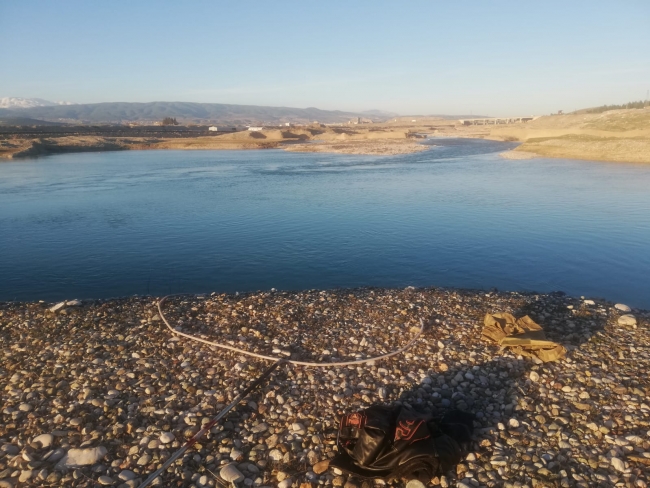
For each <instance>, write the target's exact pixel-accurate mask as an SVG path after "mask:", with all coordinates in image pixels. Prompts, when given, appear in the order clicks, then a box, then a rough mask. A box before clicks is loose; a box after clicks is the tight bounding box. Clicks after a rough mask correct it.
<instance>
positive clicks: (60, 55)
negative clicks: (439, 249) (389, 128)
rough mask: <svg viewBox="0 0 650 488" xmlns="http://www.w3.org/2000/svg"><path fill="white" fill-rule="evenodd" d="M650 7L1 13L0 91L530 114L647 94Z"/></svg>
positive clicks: (263, 7)
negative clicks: (4, 47) (0, 72)
mask: <svg viewBox="0 0 650 488" xmlns="http://www.w3.org/2000/svg"><path fill="white" fill-rule="evenodd" d="M648 21H650V4H648V3H647V2H641V1H629V2H625V3H615V2H598V3H593V2H589V3H588V2H572V3H571V4H569V5H566V4H565V3H563V2H557V1H554V2H546V3H544V4H543V5H532V4H520V3H517V2H511V1H500V2H493V3H490V4H484V3H482V2H472V3H465V4H462V5H447V4H438V3H431V2H421V1H414V2H410V3H408V4H406V7H405V5H404V4H401V5H399V6H398V5H396V4H393V3H388V2H372V3H371V2H357V3H354V4H347V3H342V2H334V3H328V4H305V3H298V2H287V3H283V4H281V5H276V4H259V5H251V4H227V5H221V4H212V3H203V2H198V3H193V4H191V5H190V6H189V7H188V6H185V5H183V6H181V5H180V4H174V3H166V2H161V3H158V2H156V3H154V2H139V3H137V4H127V3H126V2H117V3H111V4H96V3H92V4H86V3H84V2H80V1H67V2H64V3H57V4H51V3H47V2H37V1H34V2H29V1H28V2H21V3H20V4H18V3H5V4H3V5H0V43H2V44H3V45H5V46H11V49H3V50H0V66H2V68H0V70H1V71H2V76H0V96H1V97H23V98H42V99H45V100H51V101H68V102H73V103H80V104H83V103H102V102H118V101H119V102H140V103H146V102H152V101H169V102H171V101H179V102H197V103H224V104H242V105H262V106H273V107H300V108H305V107H317V108H319V109H323V110H341V111H349V112H362V111H367V110H381V111H386V112H395V113H398V114H401V115H434V114H450V115H451V114H476V115H493V116H504V115H532V114H538V115H539V114H546V113H550V112H556V111H557V110H564V111H565V112H569V111H572V110H576V109H580V108H585V107H593V106H598V105H603V104H620V103H626V102H629V101H633V100H641V99H644V98H646V93H647V90H648V89H649V88H650V58H648V55H647V50H648V47H650V30H649V29H647V25H648Z"/></svg>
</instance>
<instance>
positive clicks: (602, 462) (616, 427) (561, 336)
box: [385, 293, 646, 487]
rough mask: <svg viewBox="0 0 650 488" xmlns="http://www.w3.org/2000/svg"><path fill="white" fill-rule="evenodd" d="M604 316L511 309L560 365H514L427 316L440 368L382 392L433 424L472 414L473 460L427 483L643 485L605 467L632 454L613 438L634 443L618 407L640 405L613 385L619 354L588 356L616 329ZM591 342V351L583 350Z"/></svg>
mask: <svg viewBox="0 0 650 488" xmlns="http://www.w3.org/2000/svg"><path fill="white" fill-rule="evenodd" d="M569 307H571V308H569ZM611 310H612V309H611V308H610V307H608V306H605V305H601V304H599V303H596V304H595V305H593V306H587V305H585V304H584V302H583V301H582V300H579V299H575V298H570V297H566V296H564V294H563V293H555V294H552V295H545V296H539V298H538V300H537V301H534V302H533V303H530V304H528V305H526V306H524V307H522V308H519V309H517V310H514V311H513V312H512V313H513V315H514V316H515V317H517V318H519V317H522V316H524V315H529V316H530V317H531V318H532V319H533V320H534V321H536V322H537V323H538V324H540V325H541V326H542V327H543V328H544V330H545V332H546V335H547V338H548V339H549V340H552V341H555V342H558V343H560V344H562V345H563V346H565V347H566V349H567V355H566V358H565V359H563V360H560V361H557V362H552V363H542V362H541V361H539V360H538V359H535V360H533V359H530V358H524V357H521V356H518V357H517V356H515V355H513V354H512V353H511V352H509V351H508V350H501V348H500V347H499V346H495V345H492V344H490V343H488V342H485V341H483V340H481V339H480V337H479V335H476V336H463V337H458V335H456V334H454V332H455V331H457V330H458V329H457V327H458V326H455V325H451V326H449V330H445V323H446V322H448V320H447V319H445V318H444V317H440V318H438V320H436V318H437V317H432V319H433V322H434V323H433V324H432V329H431V330H430V331H429V333H428V334H427V337H426V339H425V340H434V341H436V340H437V341H439V343H438V345H439V346H440V347H442V348H443V351H442V353H441V354H439V356H438V358H437V359H438V360H439V361H440V363H439V364H438V366H437V367H434V368H433V369H431V370H429V371H427V372H426V376H424V377H423V378H422V380H421V384H420V385H419V386H418V387H415V388H411V389H407V390H404V389H403V387H401V386H400V385H399V384H386V385H385V387H386V388H389V389H391V390H392V391H393V392H399V399H398V402H401V403H402V404H403V405H406V406H408V407H410V408H413V409H414V410H416V411H419V412H421V413H426V414H430V415H432V416H433V417H434V418H441V417H442V416H443V415H444V413H445V412H446V411H448V410H449V409H451V408H458V409H461V410H464V411H468V412H472V413H474V414H475V415H476V421H475V439H474V445H473V447H472V451H471V452H470V453H469V454H468V456H467V458H466V460H465V461H463V462H462V463H461V464H459V465H457V467H456V469H455V470H454V471H451V472H449V473H447V474H446V475H445V476H444V477H442V478H434V479H433V480H432V484H433V485H434V486H435V485H437V484H440V485H442V486H447V485H449V486H454V484H455V483H459V484H458V486H464V487H469V486H488V487H493V486H562V487H568V486H585V487H586V486H595V485H602V486H613V485H614V484H615V483H617V482H618V481H619V480H620V481H623V480H625V481H631V482H632V483H633V482H634V481H635V479H637V478H639V479H643V478H644V476H645V475H644V472H643V471H642V470H641V469H636V471H635V470H628V471H627V472H626V473H622V472H621V471H622V470H618V469H615V468H614V467H613V466H612V464H613V463H612V462H611V461H610V459H611V458H612V457H618V458H619V459H621V458H624V455H625V451H627V452H629V451H630V450H631V448H629V447H628V448H625V447H624V446H621V445H618V446H617V445H616V442H614V441H612V439H613V438H616V437H619V438H621V436H626V435H630V434H631V435H635V434H637V432H628V431H626V427H627V422H626V418H625V415H623V414H622V413H621V410H620V408H619V406H620V405H619V406H617V405H615V404H616V403H619V402H618V401H619V400H620V397H621V395H625V394H628V393H633V394H637V395H638V396H639V397H640V398H641V401H643V397H644V396H645V393H646V392H644V391H643V386H642V384H641V383H640V382H639V381H637V379H636V378H634V377H632V376H629V377H626V379H624V380H623V381H621V382H620V383H619V382H617V380H616V379H615V378H612V377H611V374H610V373H611V372H612V371H613V369H612V368H613V366H614V365H615V363H616V362H617V361H618V360H620V359H621V357H620V355H618V354H619V352H618V351H616V350H614V349H609V350H608V351H607V352H604V353H603V351H602V350H601V351H598V354H594V353H593V352H592V350H593V349H594V348H598V346H599V345H600V343H601V342H602V339H601V336H603V332H604V331H605V328H606V326H607V324H608V321H609V322H610V323H611V321H610V319H612V318H614V322H613V323H615V318H616V314H615V313H614V312H612V311H611ZM500 311H501V310H485V312H486V313H496V312H500ZM612 316H613V317H612ZM477 319H478V318H477ZM438 321H439V322H440V323H439V324H437V323H436V322H438ZM481 327H482V319H481ZM481 327H479V329H480V328H481ZM610 327H612V328H614V327H615V326H610ZM473 330H474V331H475V330H476V329H473ZM614 335H615V334H614ZM588 343H591V345H592V346H593V347H590V348H588V349H587V350H581V346H584V345H586V344H588ZM462 350H470V351H472V352H470V353H469V355H470V356H472V355H473V357H470V358H464V357H461V356H462V354H456V353H455V351H462ZM446 351H448V354H447V355H446V357H444V356H445V355H444V352H446ZM617 355H618V356H617ZM454 356H457V357H454ZM486 356H487V358H486ZM432 362H435V361H432ZM627 420H629V418H627ZM642 435H643V434H642ZM612 449H613V451H612ZM606 458H609V459H606ZM594 473H595V474H594ZM639 486H642V485H639ZM643 486H645V485H643Z"/></svg>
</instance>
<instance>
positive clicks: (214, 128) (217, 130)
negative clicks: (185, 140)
mask: <svg viewBox="0 0 650 488" xmlns="http://www.w3.org/2000/svg"><path fill="white" fill-rule="evenodd" d="M208 130H210V131H212V132H219V127H215V126H214V125H213V126H212V127H208Z"/></svg>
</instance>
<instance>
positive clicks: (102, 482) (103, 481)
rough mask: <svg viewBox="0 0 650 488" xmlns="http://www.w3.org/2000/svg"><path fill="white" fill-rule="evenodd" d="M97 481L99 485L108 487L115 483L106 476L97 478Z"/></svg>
mask: <svg viewBox="0 0 650 488" xmlns="http://www.w3.org/2000/svg"><path fill="white" fill-rule="evenodd" d="M97 481H98V482H99V484H100V485H104V486H110V485H112V484H113V483H115V482H114V481H113V478H111V477H110V476H106V475H104V476H100V477H99V478H97Z"/></svg>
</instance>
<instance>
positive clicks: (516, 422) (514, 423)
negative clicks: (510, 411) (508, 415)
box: [508, 419, 519, 429]
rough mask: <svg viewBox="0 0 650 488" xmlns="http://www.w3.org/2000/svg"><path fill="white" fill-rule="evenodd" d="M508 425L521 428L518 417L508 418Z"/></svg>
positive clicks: (512, 427)
mask: <svg viewBox="0 0 650 488" xmlns="http://www.w3.org/2000/svg"><path fill="white" fill-rule="evenodd" d="M508 427H510V428H511V429H517V428H519V420H517V419H510V420H508Z"/></svg>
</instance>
